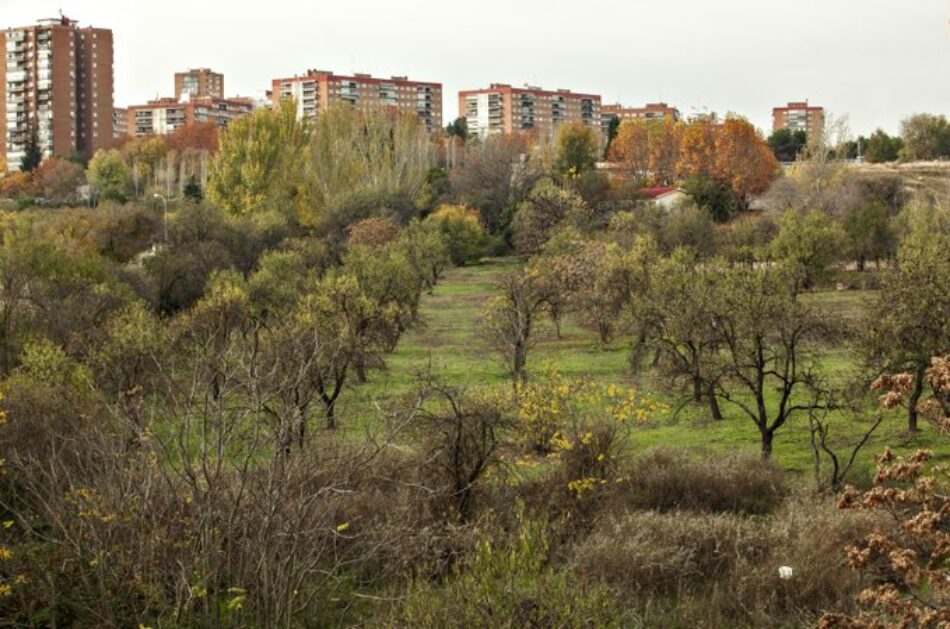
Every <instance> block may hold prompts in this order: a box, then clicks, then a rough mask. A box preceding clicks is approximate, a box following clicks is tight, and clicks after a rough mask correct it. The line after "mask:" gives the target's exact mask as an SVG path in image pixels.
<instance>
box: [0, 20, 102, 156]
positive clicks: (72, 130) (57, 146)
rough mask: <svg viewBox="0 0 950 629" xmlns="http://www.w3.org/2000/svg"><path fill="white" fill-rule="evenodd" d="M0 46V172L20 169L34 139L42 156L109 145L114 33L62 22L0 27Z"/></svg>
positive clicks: (87, 151)
mask: <svg viewBox="0 0 950 629" xmlns="http://www.w3.org/2000/svg"><path fill="white" fill-rule="evenodd" d="M0 47H2V48H3V50H4V52H5V63H4V64H3V65H2V66H0V75H2V76H0V121H2V123H3V124H4V125H5V126H4V127H3V132H4V142H3V146H2V151H0V158H2V162H3V163H2V169H0V170H4V171H11V170H17V169H19V168H20V165H21V164H22V161H23V157H24V156H25V154H26V148H27V145H28V144H29V143H30V142H31V138H32V137H33V136H34V135H35V137H36V140H37V142H38V144H39V147H40V150H41V151H42V153H43V156H44V157H49V156H52V155H69V154H70V153H73V152H75V151H78V152H80V153H83V154H84V155H85V156H87V157H91V156H92V154H93V153H95V152H96V151H97V150H98V149H100V148H103V147H105V146H108V145H109V144H110V143H111V142H112V140H113V124H112V119H113V110H112V88H113V78H112V59H113V48H112V31H111V30H109V29H103V28H92V27H85V28H79V26H78V25H77V23H76V22H75V21H73V20H70V19H69V18H66V17H59V18H55V19H47V20H40V21H38V22H37V24H36V25H34V26H24V27H19V28H7V29H6V30H0Z"/></svg>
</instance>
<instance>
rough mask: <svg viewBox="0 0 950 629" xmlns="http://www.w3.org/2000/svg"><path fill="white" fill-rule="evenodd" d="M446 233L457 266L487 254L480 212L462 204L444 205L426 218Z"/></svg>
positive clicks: (450, 255) (451, 256)
mask: <svg viewBox="0 0 950 629" xmlns="http://www.w3.org/2000/svg"><path fill="white" fill-rule="evenodd" d="M426 222H427V223H434V224H436V225H438V226H439V229H440V230H442V233H443V234H444V235H445V242H446V245H448V248H449V257H450V258H451V260H452V264H454V265H455V266H464V265H465V264H467V263H470V262H476V261H478V259H479V258H481V257H482V256H483V255H484V254H485V250H486V245H487V244H488V242H487V239H486V233H485V227H484V226H483V225H482V222H481V219H480V218H479V216H478V212H476V211H475V210H472V209H469V208H467V207H464V206H460V205H443V206H441V207H439V209H437V210H436V211H435V212H433V213H432V214H430V215H429V216H428V217H427V218H426Z"/></svg>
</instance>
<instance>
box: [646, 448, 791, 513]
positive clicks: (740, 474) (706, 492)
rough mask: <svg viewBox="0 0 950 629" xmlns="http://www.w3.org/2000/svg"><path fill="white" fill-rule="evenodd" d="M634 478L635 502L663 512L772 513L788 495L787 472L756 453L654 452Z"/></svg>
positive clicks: (650, 453) (647, 455)
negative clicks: (755, 454) (710, 454)
mask: <svg viewBox="0 0 950 629" xmlns="http://www.w3.org/2000/svg"><path fill="white" fill-rule="evenodd" d="M629 476H630V478H631V482H630V499H631V501H632V503H633V504H634V505H636V506H638V507H642V508H645V509H657V510H660V511H670V510H675V509H685V510H689V511H709V512H732V513H746V514H762V513H770V512H771V511H773V510H774V509H775V508H776V507H777V506H778V505H779V504H781V502H782V500H783V499H784V498H785V496H786V495H787V494H788V487H787V486H786V484H785V478H784V475H783V473H782V471H781V470H780V469H779V468H777V467H776V466H775V465H772V464H771V463H769V462H766V461H762V460H761V459H760V458H759V457H756V456H750V455H738V454H737V455H732V456H717V457H716V458H712V457H702V458H695V457H693V456H690V454H689V452H687V451H683V450H653V451H651V452H649V453H647V454H645V455H644V456H642V457H640V458H639V459H638V460H637V461H636V462H635V463H634V466H633V469H632V471H631V472H630V474H629Z"/></svg>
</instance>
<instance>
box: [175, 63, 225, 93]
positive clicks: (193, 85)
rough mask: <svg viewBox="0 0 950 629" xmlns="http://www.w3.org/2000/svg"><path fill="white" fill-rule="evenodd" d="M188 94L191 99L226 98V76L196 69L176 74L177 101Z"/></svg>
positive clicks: (203, 69)
mask: <svg viewBox="0 0 950 629" xmlns="http://www.w3.org/2000/svg"><path fill="white" fill-rule="evenodd" d="M185 94H188V96H189V97H190V98H205V97H206V96H210V97H212V98H224V75H223V74H219V73H217V72H212V71H211V70H209V69H208V68H195V69H192V70H188V71H187V72H176V73H175V100H177V101H180V100H182V97H183V96H184V95H185Z"/></svg>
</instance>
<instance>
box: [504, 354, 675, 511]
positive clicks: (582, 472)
mask: <svg viewBox="0 0 950 629" xmlns="http://www.w3.org/2000/svg"><path fill="white" fill-rule="evenodd" d="M516 399H517V420H518V421H517V440H518V443H519V445H520V446H521V447H523V448H524V449H526V450H528V451H529V452H532V453H534V454H536V455H540V456H544V457H550V458H556V459H559V460H560V461H561V463H562V465H563V467H564V469H565V470H566V471H567V473H568V479H569V480H568V482H567V488H568V489H569V490H570V491H571V492H572V493H573V494H575V495H576V496H577V497H581V496H583V495H585V494H588V493H590V492H591V491H593V490H594V489H595V488H596V487H598V486H600V485H605V484H607V483H608V482H611V481H613V482H621V481H622V479H620V478H618V477H617V474H616V473H615V467H616V466H615V465H614V463H615V460H616V458H617V450H618V449H619V448H620V447H621V446H622V444H623V442H624V439H622V438H621V437H622V436H623V434H625V433H626V431H628V430H629V429H630V428H631V427H632V426H633V425H634V424H637V423H642V422H643V421H645V420H646V419H647V418H648V417H649V416H650V415H651V414H653V413H655V412H657V411H660V410H661V407H660V405H659V404H657V403H656V402H654V401H653V400H650V399H648V398H644V397H642V396H641V395H640V394H639V393H638V392H637V391H636V390H635V389H632V388H629V387H626V386H622V385H618V384H613V383H611V384H602V383H597V382H592V381H590V380H588V379H580V378H568V377H565V376H563V375H562V374H561V373H560V371H559V370H558V367H557V365H556V364H555V363H553V362H548V363H545V364H544V365H542V369H541V373H540V374H539V376H538V377H537V378H535V379H534V380H532V381H531V382H529V383H524V384H520V385H518V387H517V389H516Z"/></svg>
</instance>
